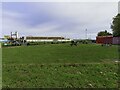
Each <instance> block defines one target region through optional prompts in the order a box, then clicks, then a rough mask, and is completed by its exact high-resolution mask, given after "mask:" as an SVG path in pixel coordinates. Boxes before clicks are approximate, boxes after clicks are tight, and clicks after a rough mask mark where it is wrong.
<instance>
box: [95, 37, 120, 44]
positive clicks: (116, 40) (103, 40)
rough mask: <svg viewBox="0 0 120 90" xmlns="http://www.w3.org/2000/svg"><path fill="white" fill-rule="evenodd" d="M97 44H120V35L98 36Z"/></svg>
mask: <svg viewBox="0 0 120 90" xmlns="http://www.w3.org/2000/svg"><path fill="white" fill-rule="evenodd" d="M96 43H97V44H120V37H113V36H97V37H96Z"/></svg>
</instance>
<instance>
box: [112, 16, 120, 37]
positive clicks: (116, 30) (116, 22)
mask: <svg viewBox="0 0 120 90" xmlns="http://www.w3.org/2000/svg"><path fill="white" fill-rule="evenodd" d="M111 29H112V30H113V36H120V14H118V15H117V16H115V17H114V18H113V22H112V25H111Z"/></svg>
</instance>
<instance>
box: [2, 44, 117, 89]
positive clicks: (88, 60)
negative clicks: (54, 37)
mask: <svg viewBox="0 0 120 90" xmlns="http://www.w3.org/2000/svg"><path fill="white" fill-rule="evenodd" d="M2 58H3V87H10V88H16V87H17V88H18V87H25V88H26V87H28V88H30V87H31V88H33V87H34V88H37V87H42V88H53V87H55V88H58V87H59V88H61V87H62V88H65V87H67V88H68V87H69V88H79V87H80V88H117V87H118V82H119V81H118V80H119V75H118V63H116V62H115V61H116V60H118V59H117V58H118V52H117V47H116V46H112V47H102V46H99V45H91V44H90V45H89V44H88V45H83V44H81V45H79V46H77V47H71V46H70V45H68V44H57V45H47V44H46V45H38V46H28V47H25V46H22V47H12V48H10V47H9V48H3V57H2Z"/></svg>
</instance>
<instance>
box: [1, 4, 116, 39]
mask: <svg viewBox="0 0 120 90" xmlns="http://www.w3.org/2000/svg"><path fill="white" fill-rule="evenodd" d="M0 9H2V15H1V14H0V17H2V35H0V37H3V36H4V35H9V34H10V32H11V31H12V32H14V31H18V32H19V35H20V36H63V37H68V38H80V39H84V38H86V29H87V38H91V39H95V37H96V35H97V33H98V32H99V31H104V30H108V31H109V32H112V30H111V29H110V24H111V22H112V18H113V17H114V16H115V15H117V13H118V3H117V2H3V3H2V5H0ZM0 23H1V22H0Z"/></svg>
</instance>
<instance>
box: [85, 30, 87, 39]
mask: <svg viewBox="0 0 120 90" xmlns="http://www.w3.org/2000/svg"><path fill="white" fill-rule="evenodd" d="M85 37H86V39H87V29H85Z"/></svg>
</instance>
